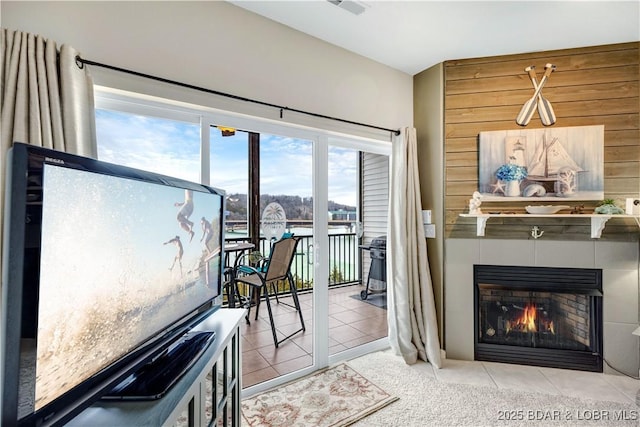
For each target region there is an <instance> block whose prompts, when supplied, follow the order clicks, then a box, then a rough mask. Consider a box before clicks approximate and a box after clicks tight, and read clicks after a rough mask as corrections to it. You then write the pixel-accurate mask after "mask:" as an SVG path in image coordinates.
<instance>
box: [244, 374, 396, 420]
mask: <svg viewBox="0 0 640 427" xmlns="http://www.w3.org/2000/svg"><path fill="white" fill-rule="evenodd" d="M395 400H397V397H393V396H391V395H389V394H388V393H387V392H386V391H384V390H382V389H381V388H380V387H378V386H376V385H375V384H373V383H371V382H370V381H369V380H367V379H366V378H365V377H363V376H362V375H360V374H359V373H357V372H356V371H354V370H353V369H352V368H350V367H349V366H347V365H346V364H344V363H343V364H340V365H337V366H335V367H332V368H329V369H327V370H324V371H322V372H319V373H316V374H313V375H312V376H310V377H306V378H303V379H301V380H297V381H295V382H293V383H290V384H288V385H285V386H282V387H279V388H277V389H275V390H272V391H268V392H265V393H262V394H259V395H257V396H253V397H250V398H248V399H245V400H243V401H242V417H243V425H246V426H250V427H266V426H269V427H271V426H282V427H285V426H286V427H289V426H291V427H293V426H299V427H321V426H322V427H329V426H331V427H338V426H348V425H350V424H352V423H354V422H356V421H358V420H360V419H362V418H364V417H366V416H367V415H369V414H371V413H373V412H375V411H377V410H378V409H380V408H382V407H384V406H386V405H388V404H389V403H391V402H394V401H395Z"/></svg>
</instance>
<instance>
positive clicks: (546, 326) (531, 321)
mask: <svg viewBox="0 0 640 427" xmlns="http://www.w3.org/2000/svg"><path fill="white" fill-rule="evenodd" d="M538 326H540V328H541V329H542V332H551V333H552V334H555V333H556V332H555V328H554V326H553V321H552V320H546V319H544V318H542V319H540V320H539V319H538V310H537V309H536V306H535V305H534V304H527V305H526V306H525V308H524V310H523V311H522V315H521V316H520V317H518V318H517V319H514V320H511V321H507V322H506V328H507V333H508V332H510V331H512V330H515V331H518V332H538Z"/></svg>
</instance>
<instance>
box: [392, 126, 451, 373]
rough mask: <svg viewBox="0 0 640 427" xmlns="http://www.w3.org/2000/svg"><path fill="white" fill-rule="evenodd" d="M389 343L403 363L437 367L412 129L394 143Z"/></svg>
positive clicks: (435, 330)
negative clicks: (421, 363) (417, 362)
mask: <svg viewBox="0 0 640 427" xmlns="http://www.w3.org/2000/svg"><path fill="white" fill-rule="evenodd" d="M387 287H388V289H389V292H388V298H389V303H388V307H389V309H388V312H387V318H388V320H389V341H390V344H391V348H392V349H393V350H394V351H395V352H396V354H399V355H402V357H403V358H404V360H405V362H406V363H409V364H412V363H415V362H416V361H417V360H418V358H420V359H422V360H425V361H429V362H430V363H431V364H432V365H433V366H435V367H438V368H440V367H441V365H442V363H441V360H440V340H439V339H438V324H437V316H436V307H435V301H434V296H433V284H432V281H431V273H430V271H429V260H428V258H427V242H426V240H425V236H424V225H423V224H422V201H421V196H420V180H419V175H418V148H417V140H416V130H415V129H414V128H405V129H404V132H403V134H401V135H399V136H398V137H396V138H395V139H394V141H393V149H392V153H391V172H390V179H389V223H388V231H387Z"/></svg>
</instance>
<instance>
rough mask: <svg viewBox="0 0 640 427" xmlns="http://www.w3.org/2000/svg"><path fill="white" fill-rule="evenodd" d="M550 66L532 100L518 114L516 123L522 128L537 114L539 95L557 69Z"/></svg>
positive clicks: (545, 71)
mask: <svg viewBox="0 0 640 427" xmlns="http://www.w3.org/2000/svg"><path fill="white" fill-rule="evenodd" d="M548 65H550V67H548V68H547V67H545V68H546V69H545V70H544V75H543V76H542V79H541V80H540V84H539V85H538V87H537V88H536V90H535V92H534V94H533V96H532V97H531V99H529V100H528V101H527V102H525V103H524V105H523V106H522V109H521V110H520V113H518V116H517V117H516V123H517V124H519V125H520V126H526V125H528V124H529V122H530V121H531V118H532V117H533V113H535V111H536V105H537V103H536V101H537V99H538V94H539V93H540V91H541V90H542V88H543V87H544V85H545V83H546V82H547V79H548V78H549V76H550V75H551V73H552V72H553V70H555V68H556V67H555V65H552V64H548Z"/></svg>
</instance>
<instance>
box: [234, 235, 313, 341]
mask: <svg viewBox="0 0 640 427" xmlns="http://www.w3.org/2000/svg"><path fill="white" fill-rule="evenodd" d="M298 241H299V238H298V237H288V238H284V239H280V240H278V241H277V242H275V243H274V244H273V245H272V247H271V254H270V255H269V258H267V259H265V260H263V261H262V262H259V263H258V265H257V266H252V265H244V264H242V265H237V266H236V267H235V280H236V282H238V283H244V284H246V285H248V286H249V288H250V293H249V299H248V302H247V308H248V312H247V317H246V319H247V323H249V322H250V321H249V317H250V315H251V306H252V302H253V301H254V300H255V306H256V314H255V319H257V318H258V312H259V309H260V298H261V295H262V294H264V299H265V302H266V304H267V311H268V312H269V323H270V324H271V332H272V334H273V342H274V344H275V346H276V348H278V345H280V343H281V342H283V341H284V340H286V339H288V338H291V337H292V336H293V335H295V334H297V333H299V332H302V331H304V330H305V326H304V319H303V317H302V310H301V309H300V301H299V299H298V292H297V289H296V284H295V282H294V280H293V275H292V274H291V264H292V263H293V257H294V256H295V253H296V247H297V245H298ZM280 280H286V281H288V282H289V290H290V292H291V297H292V299H293V305H290V304H287V303H284V302H282V304H283V305H287V306H289V307H291V308H294V309H295V310H296V311H297V312H298V317H299V318H300V326H301V327H300V329H298V330H296V331H295V332H293V333H291V334H289V335H287V336H286V337H284V338H282V339H281V340H278V335H277V333H276V326H275V323H274V320H273V312H272V309H271V301H270V299H269V286H272V287H273V286H274V285H275V284H276V283H277V282H278V281H280ZM256 291H257V292H256ZM276 294H277V291H276ZM277 302H278V304H280V301H279V300H278V301H277Z"/></svg>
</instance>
